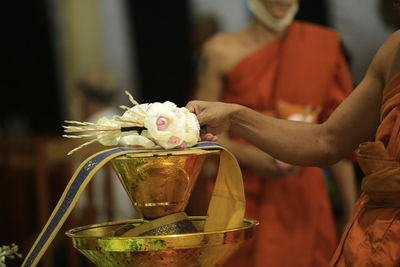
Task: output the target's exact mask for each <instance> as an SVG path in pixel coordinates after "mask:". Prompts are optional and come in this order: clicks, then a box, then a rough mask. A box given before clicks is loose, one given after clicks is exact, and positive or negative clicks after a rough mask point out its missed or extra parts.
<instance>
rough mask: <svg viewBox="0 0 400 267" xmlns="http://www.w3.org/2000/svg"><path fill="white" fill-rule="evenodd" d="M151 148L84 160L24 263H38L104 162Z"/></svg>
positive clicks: (202, 145) (118, 150)
mask: <svg viewBox="0 0 400 267" xmlns="http://www.w3.org/2000/svg"><path fill="white" fill-rule="evenodd" d="M196 148H203V149H222V150H223V151H225V149H224V148H223V147H222V146H220V145H219V144H216V143H212V142H202V143H199V144H197V145H195V146H194V147H192V148H189V149H196ZM160 149H161V148H160ZM151 151H157V149H156V150H155V149H154V148H152V149H143V148H128V147H119V148H112V149H107V150H104V151H101V152H99V153H96V154H94V155H92V156H90V157H89V158H87V159H86V160H85V161H83V162H82V164H81V165H80V166H79V167H78V169H77V170H76V171H75V173H74V175H73V176H72V178H71V180H70V181H69V183H68V185H67V187H66V188H65V190H64V192H63V194H62V196H61V198H60V200H59V201H58V203H57V206H56V207H55V209H54V210H53V212H52V214H51V215H50V218H49V219H48V220H47V223H46V225H45V226H44V228H43V230H42V231H41V233H40V234H39V236H38V237H37V238H36V241H35V243H34V244H33V246H32V248H31V249H30V251H29V253H28V255H27V256H26V258H25V260H24V262H23V263H22V266H36V265H37V263H38V262H39V260H40V259H41V257H42V256H43V254H44V253H45V251H46V249H47V248H48V246H49V245H50V244H51V242H52V241H53V239H54V237H55V236H56V235H57V233H58V231H59V230H60V228H61V227H62V225H63V224H64V222H65V220H66V219H67V217H68V216H69V214H70V213H71V211H72V209H73V208H74V206H75V204H76V202H77V201H78V199H79V197H80V195H81V194H82V192H83V190H84V189H85V187H86V186H87V184H88V183H89V182H90V180H91V179H92V177H93V175H94V174H95V173H96V172H97V171H98V170H99V169H100V168H101V167H102V166H104V165H105V164H106V163H107V162H109V161H110V160H111V159H113V158H115V157H118V156H121V155H125V154H129V153H141V152H151ZM232 157H233V156H232ZM240 178H241V176H240ZM242 189H243V188H242Z"/></svg>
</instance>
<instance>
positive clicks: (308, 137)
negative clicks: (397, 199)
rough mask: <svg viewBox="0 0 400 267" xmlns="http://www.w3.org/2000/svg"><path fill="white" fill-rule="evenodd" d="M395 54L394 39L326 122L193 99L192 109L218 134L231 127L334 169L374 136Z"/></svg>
mask: <svg viewBox="0 0 400 267" xmlns="http://www.w3.org/2000/svg"><path fill="white" fill-rule="evenodd" d="M396 44H398V42H397V43H396ZM393 51H395V50H393V44H391V41H390V40H388V41H387V42H385V44H384V45H383V46H382V47H381V49H380V50H379V51H378V53H377V55H376V56H375V58H374V60H373V61H372V63H371V65H370V67H369V69H368V72H367V74H366V76H365V78H364V79H363V81H362V82H361V83H360V84H359V86H357V88H356V89H355V90H354V91H353V92H352V94H351V95H350V96H349V97H348V98H347V99H346V100H345V101H343V102H342V103H341V105H340V106H339V107H338V108H337V109H336V110H335V111H334V112H333V114H332V115H331V116H330V118H329V119H328V120H327V121H326V122H324V123H323V124H309V123H302V122H295V121H285V120H280V119H276V118H272V117H268V116H264V115H262V114H260V113H258V112H256V111H254V110H251V109H249V108H246V107H243V106H240V105H235V104H226V103H215V102H214V103H209V102H196V101H193V102H190V103H188V105H187V107H188V108H189V109H190V110H191V111H193V112H195V113H196V114H197V117H198V119H199V121H200V124H202V125H207V131H208V132H210V133H212V134H217V133H220V132H223V131H227V130H229V129H230V130H231V131H232V132H234V133H235V134H237V135H239V136H241V137H242V138H244V139H246V140H248V141H249V142H251V143H252V144H254V145H255V146H257V147H258V148H260V149H262V150H263V151H266V152H268V153H269V154H270V155H272V156H273V157H275V158H278V159H281V160H283V161H285V162H288V163H291V164H296V165H314V166H329V165H331V164H333V163H335V162H337V161H338V160H340V159H342V158H344V157H345V156H346V155H348V154H349V153H350V152H351V151H353V150H354V149H355V148H356V147H357V146H358V144H359V143H361V142H364V141H368V140H370V139H372V138H373V136H374V134H375V131H376V129H377V127H378V124H379V109H380V103H381V94H382V89H383V88H384V86H385V82H384V67H383V66H385V65H386V64H387V61H388V60H389V59H391V58H392V57H393ZM390 52H392V53H390ZM390 55H392V56H391V57H390ZM385 72H386V71H385Z"/></svg>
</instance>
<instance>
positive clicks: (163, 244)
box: [66, 216, 259, 267]
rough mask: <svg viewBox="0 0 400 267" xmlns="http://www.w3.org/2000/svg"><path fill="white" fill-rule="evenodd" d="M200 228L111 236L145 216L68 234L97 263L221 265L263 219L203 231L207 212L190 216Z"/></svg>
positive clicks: (142, 266)
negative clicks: (173, 232) (217, 229)
mask: <svg viewBox="0 0 400 267" xmlns="http://www.w3.org/2000/svg"><path fill="white" fill-rule="evenodd" d="M189 220H190V221H191V222H192V223H193V225H194V226H195V227H196V228H197V230H198V231H199V232H198V233H190V234H178V235H177V234H175V235H162V236H140V237H112V236H111V237H108V236H107V235H109V233H110V232H113V231H115V230H116V229H119V228H121V227H123V226H124V225H127V224H135V225H140V224H141V223H143V221H144V220H142V219H138V220H130V221H119V222H111V223H103V224H97V225H88V226H82V227H78V228H74V229H71V230H69V231H67V232H66V235H67V236H69V237H71V238H72V242H73V246H74V247H75V248H76V249H77V250H78V251H79V252H80V253H82V254H83V255H84V256H86V257H87V258H88V259H89V260H91V261H92V262H93V263H95V264H96V265H97V266H107V267H111V266H136V267H153V266H182V267H189V266H207V267H208V266H221V265H222V264H224V263H225V262H226V261H227V260H228V259H229V258H230V257H231V256H232V255H233V254H234V253H235V252H236V251H238V250H239V249H240V247H241V246H242V245H243V243H244V242H245V241H246V240H248V239H250V238H251V237H252V234H253V228H254V227H255V226H257V225H258V224H259V223H258V221H255V220H250V219H244V220H243V227H240V228H235V229H226V230H222V231H215V232H202V230H203V227H204V222H205V216H189Z"/></svg>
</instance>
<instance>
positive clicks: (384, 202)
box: [330, 73, 400, 266]
mask: <svg viewBox="0 0 400 267" xmlns="http://www.w3.org/2000/svg"><path fill="white" fill-rule="evenodd" d="M399 134H400V73H399V74H397V75H396V76H395V77H394V78H393V79H392V80H391V82H390V83H389V84H388V85H387V86H386V88H385V89H384V90H383V97H382V106H381V123H380V125H379V127H378V130H377V132H376V137H375V140H376V141H375V142H367V143H364V144H361V145H360V147H359V148H360V149H359V153H358V155H357V156H358V161H359V164H360V167H361V169H362V170H363V172H364V174H365V177H364V179H363V181H362V186H361V190H362V191H363V193H362V195H361V196H360V199H359V200H358V201H357V205H356V209H355V212H354V215H353V218H352V220H351V221H350V223H349V224H348V226H347V228H346V230H345V232H344V234H343V236H342V239H341V241H340V245H339V247H338V249H337V250H336V252H335V256H334V257H333V259H332V261H331V263H330V265H331V266H400V208H399V207H400V164H399V161H400V136H399Z"/></svg>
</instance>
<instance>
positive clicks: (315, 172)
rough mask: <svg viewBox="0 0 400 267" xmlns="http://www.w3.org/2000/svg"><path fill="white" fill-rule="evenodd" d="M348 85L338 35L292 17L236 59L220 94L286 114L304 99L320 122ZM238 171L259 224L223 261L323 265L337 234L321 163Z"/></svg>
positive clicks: (251, 213) (248, 211)
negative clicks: (266, 172)
mask: <svg viewBox="0 0 400 267" xmlns="http://www.w3.org/2000/svg"><path fill="white" fill-rule="evenodd" d="M351 90H352V83H351V79H350V75H349V71H348V68H347V65H346V63H345V60H344V57H343V55H342V53H341V50H340V42H339V37H338V35H337V34H336V33H335V32H333V31H331V30H328V29H326V28H323V27H320V26H316V25H312V24H308V23H302V22H294V23H292V25H291V27H290V29H289V31H288V33H287V35H285V36H284V37H283V38H281V39H279V40H277V41H274V42H272V43H270V44H267V45H265V46H264V47H262V48H260V49H259V50H257V51H255V52H253V53H251V54H250V55H248V56H246V57H245V58H243V59H242V60H241V61H240V62H239V63H238V64H237V65H236V66H234V68H233V69H232V70H231V71H230V72H229V74H228V76H227V84H226V88H225V91H224V95H223V101H225V102H232V103H239V104H242V105H245V106H248V107H250V108H253V109H255V110H258V111H260V112H265V113H268V114H271V113H272V114H274V115H275V116H277V117H281V118H285V119H286V118H287V116H288V115H290V111H289V110H288V109H290V108H292V109H296V108H298V107H303V109H304V107H306V106H307V105H310V106H311V108H312V110H315V109H317V108H321V110H322V111H321V113H319V116H318V118H317V121H318V122H321V121H324V120H326V119H327V118H328V116H329V115H330V114H331V113H332V111H333V110H334V109H335V108H336V107H337V106H338V105H339V103H340V102H341V101H343V100H344V98H345V97H346V96H347V95H349V94H350V93H351ZM233 138H235V139H237V140H238V141H240V142H244V141H243V140H240V139H239V138H236V137H233ZM299 157H301V155H299ZM242 173H243V178H244V184H245V192H246V202H247V205H246V217H247V218H253V219H257V220H259V221H260V226H259V227H257V228H256V229H255V233H254V235H253V238H252V240H251V241H250V242H249V243H248V244H246V245H245V247H244V248H243V249H242V250H241V251H240V252H239V253H238V254H237V255H236V256H234V257H233V258H232V260H230V261H229V262H228V263H227V264H226V266H279V267H282V266H290V267H292V266H307V267H310V266H318V267H321V266H327V265H328V262H329V260H330V258H331V257H332V255H333V252H334V250H335V248H336V246H337V235H336V230H335V229H336V228H335V223H334V219H333V215H332V211H331V206H330V201H329V198H328V195H327V190H326V185H325V181H324V177H323V172H322V169H320V168H315V167H303V168H301V169H300V172H299V174H298V175H296V176H290V177H285V178H283V179H268V177H261V176H260V175H258V174H256V173H254V172H253V171H251V170H249V169H246V168H244V167H242Z"/></svg>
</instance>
